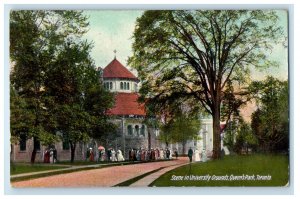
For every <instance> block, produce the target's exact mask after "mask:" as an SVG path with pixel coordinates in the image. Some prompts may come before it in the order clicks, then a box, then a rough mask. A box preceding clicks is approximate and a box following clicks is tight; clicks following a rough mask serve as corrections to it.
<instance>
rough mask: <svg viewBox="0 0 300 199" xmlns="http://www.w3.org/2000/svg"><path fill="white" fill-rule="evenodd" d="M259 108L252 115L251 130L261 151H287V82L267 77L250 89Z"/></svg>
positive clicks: (254, 83)
mask: <svg viewBox="0 0 300 199" xmlns="http://www.w3.org/2000/svg"><path fill="white" fill-rule="evenodd" d="M249 90H250V91H251V92H253V93H254V95H255V97H256V99H257V102H258V104H259V108H258V109H257V110H256V111H255V112H254V113H253V114H252V123H251V126H252V129H253V131H254V133H255V135H256V136H257V138H258V140H259V148H260V150H263V151H274V150H275V151H276V150H283V151H287V150H288V147H289V101H288V99H289V98H288V97H289V91H288V82H287V81H280V80H278V79H275V78H273V77H267V79H266V80H264V81H261V82H253V84H252V85H251V87H250V89H249Z"/></svg>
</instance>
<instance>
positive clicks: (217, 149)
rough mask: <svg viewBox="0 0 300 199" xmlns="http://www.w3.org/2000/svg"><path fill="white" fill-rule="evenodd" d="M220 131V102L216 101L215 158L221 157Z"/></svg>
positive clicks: (214, 121) (214, 116) (214, 114)
mask: <svg viewBox="0 0 300 199" xmlns="http://www.w3.org/2000/svg"><path fill="white" fill-rule="evenodd" d="M220 131H221V128H220V103H216V104H215V108H214V112H213V156H212V158H213V159H220V158H221V136H220Z"/></svg>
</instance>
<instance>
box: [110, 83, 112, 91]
mask: <svg viewBox="0 0 300 199" xmlns="http://www.w3.org/2000/svg"><path fill="white" fill-rule="evenodd" d="M109 89H110V90H112V82H109Z"/></svg>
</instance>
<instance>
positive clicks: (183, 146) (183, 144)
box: [182, 141, 186, 155]
mask: <svg viewBox="0 0 300 199" xmlns="http://www.w3.org/2000/svg"><path fill="white" fill-rule="evenodd" d="M185 145H186V141H182V155H184V153H185Z"/></svg>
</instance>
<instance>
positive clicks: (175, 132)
mask: <svg viewBox="0 0 300 199" xmlns="http://www.w3.org/2000/svg"><path fill="white" fill-rule="evenodd" d="M160 129H161V134H160V137H161V139H162V140H164V141H165V142H166V143H167V144H169V143H176V142H179V143H182V145H183V150H184V148H185V144H186V143H187V141H188V140H192V139H195V140H197V139H199V137H198V132H199V130H200V120H199V115H197V114H191V113H188V112H183V111H178V112H176V114H175V115H173V116H172V117H170V118H169V119H168V120H167V121H165V123H163V124H161V125H160Z"/></svg>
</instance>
